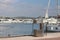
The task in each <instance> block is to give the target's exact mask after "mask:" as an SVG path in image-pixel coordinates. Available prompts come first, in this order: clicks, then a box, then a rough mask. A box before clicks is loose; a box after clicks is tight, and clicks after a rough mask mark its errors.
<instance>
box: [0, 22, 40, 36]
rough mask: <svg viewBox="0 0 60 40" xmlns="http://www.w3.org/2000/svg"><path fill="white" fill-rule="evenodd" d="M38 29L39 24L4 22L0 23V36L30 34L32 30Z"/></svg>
mask: <svg viewBox="0 0 60 40" xmlns="http://www.w3.org/2000/svg"><path fill="white" fill-rule="evenodd" d="M34 29H37V30H39V24H34V25H33V24H23V23H5V24H0V36H7V35H8V34H10V35H11V36H18V35H31V34H33V32H32V31H33V30H34Z"/></svg>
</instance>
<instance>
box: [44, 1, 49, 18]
mask: <svg viewBox="0 0 60 40" xmlns="http://www.w3.org/2000/svg"><path fill="white" fill-rule="evenodd" d="M49 6H50V0H49V1H48V7H47V10H46V14H45V18H48V9H49Z"/></svg>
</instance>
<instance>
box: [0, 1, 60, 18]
mask: <svg viewBox="0 0 60 40" xmlns="http://www.w3.org/2000/svg"><path fill="white" fill-rule="evenodd" d="M50 1H51V2H50V7H49V12H48V14H49V16H55V15H57V9H56V8H57V7H58V14H60V0H58V6H57V0H50ZM47 5H48V0H0V16H10V17H15V16H26V17H38V16H45V13H46V9H47Z"/></svg>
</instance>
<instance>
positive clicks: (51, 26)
mask: <svg viewBox="0 0 60 40" xmlns="http://www.w3.org/2000/svg"><path fill="white" fill-rule="evenodd" d="M49 6H50V0H49V2H48V7H47V10H46V14H45V18H44V19H43V23H45V24H46V26H45V27H46V30H47V31H60V24H59V23H58V20H57V19H55V18H53V17H52V18H49V17H48V9H49Z"/></svg>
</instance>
